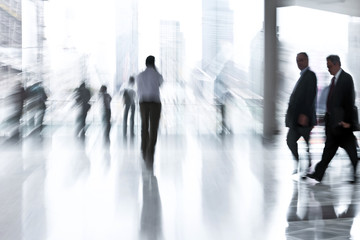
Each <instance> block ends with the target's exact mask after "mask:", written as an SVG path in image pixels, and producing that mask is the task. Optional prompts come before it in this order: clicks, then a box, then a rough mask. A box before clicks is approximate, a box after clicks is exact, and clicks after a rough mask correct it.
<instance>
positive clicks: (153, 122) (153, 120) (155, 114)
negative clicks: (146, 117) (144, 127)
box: [148, 103, 161, 157]
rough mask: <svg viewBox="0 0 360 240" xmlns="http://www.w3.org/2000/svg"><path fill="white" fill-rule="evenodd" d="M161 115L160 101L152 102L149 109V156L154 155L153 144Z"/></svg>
mask: <svg viewBox="0 0 360 240" xmlns="http://www.w3.org/2000/svg"><path fill="white" fill-rule="evenodd" d="M160 116H161V103H152V104H151V110H150V139H149V149H148V153H149V156H150V157H154V153H155V145H156V141H157V134H158V129H159V122H160Z"/></svg>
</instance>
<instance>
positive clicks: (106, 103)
mask: <svg viewBox="0 0 360 240" xmlns="http://www.w3.org/2000/svg"><path fill="white" fill-rule="evenodd" d="M99 93H100V101H101V103H102V122H103V128H104V140H105V142H106V143H109V142H110V128H111V122H110V120H111V106H110V103H111V100H112V98H111V96H110V94H108V93H107V87H106V86H105V85H102V86H101V87H100V91H99Z"/></svg>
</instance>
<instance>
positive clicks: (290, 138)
mask: <svg viewBox="0 0 360 240" xmlns="http://www.w3.org/2000/svg"><path fill="white" fill-rule="evenodd" d="M299 138H300V134H299V133H298V132H297V131H296V129H294V128H289V131H288V134H287V136H286V143H287V145H288V147H289V149H290V151H291V153H292V155H293V157H294V160H295V164H294V170H293V173H294V174H295V173H297V172H298V165H299V153H298V144H297V141H298V140H299Z"/></svg>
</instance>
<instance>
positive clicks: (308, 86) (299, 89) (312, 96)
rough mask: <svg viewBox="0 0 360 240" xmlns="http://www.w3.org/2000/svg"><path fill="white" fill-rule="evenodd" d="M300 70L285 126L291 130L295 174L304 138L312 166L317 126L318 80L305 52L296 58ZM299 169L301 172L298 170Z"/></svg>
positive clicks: (290, 144)
mask: <svg viewBox="0 0 360 240" xmlns="http://www.w3.org/2000/svg"><path fill="white" fill-rule="evenodd" d="M296 63H297V66H298V68H299V69H300V71H301V72H300V78H299V80H298V81H297V82H296V84H295V87H294V89H293V91H292V93H291V96H290V100H289V105H288V109H287V112H286V117H285V125H286V127H288V128H289V131H288V133H287V137H286V143H287V145H288V147H289V149H290V151H291V153H292V155H293V157H294V160H295V165H294V170H293V174H296V173H297V172H298V171H300V170H301V164H300V162H299V160H300V158H299V152H298V144H297V141H298V140H299V138H300V137H303V138H304V140H305V142H306V145H307V157H308V168H310V166H311V155H310V145H309V140H310V132H311V130H312V129H313V127H314V125H316V94H317V78H316V75H315V73H314V72H313V71H311V70H310V67H309V58H308V55H307V54H306V53H305V52H300V53H298V54H297V56H296ZM298 169H299V170H298Z"/></svg>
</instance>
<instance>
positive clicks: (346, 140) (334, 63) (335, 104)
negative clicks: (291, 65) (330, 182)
mask: <svg viewBox="0 0 360 240" xmlns="http://www.w3.org/2000/svg"><path fill="white" fill-rule="evenodd" d="M326 60H327V68H328V70H329V72H330V74H331V75H333V76H334V77H333V78H332V80H331V84H330V90H329V94H328V98H327V102H326V114H325V133H326V141H325V147H324V150H323V154H322V157H321V161H320V162H319V163H318V164H317V165H316V167H315V172H314V173H312V174H308V175H307V176H308V177H310V178H313V179H315V180H317V181H319V182H321V180H322V179H323V176H324V174H325V170H326V168H327V167H328V165H329V163H330V161H331V159H332V158H333V157H334V156H335V154H336V151H337V150H338V148H339V147H341V148H343V149H344V150H345V151H346V152H347V154H348V155H349V157H350V160H351V163H352V165H353V179H352V180H351V182H353V183H354V182H356V167H357V162H358V158H357V151H356V145H357V144H356V143H357V142H356V138H355V136H354V134H353V130H354V129H353V128H354V127H355V122H354V119H355V118H354V105H355V90H354V82H353V79H352V77H351V75H350V74H348V73H346V72H345V71H344V70H343V69H342V68H341V62H340V58H339V56H337V55H330V56H328V57H327V58H326Z"/></svg>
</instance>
